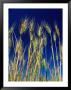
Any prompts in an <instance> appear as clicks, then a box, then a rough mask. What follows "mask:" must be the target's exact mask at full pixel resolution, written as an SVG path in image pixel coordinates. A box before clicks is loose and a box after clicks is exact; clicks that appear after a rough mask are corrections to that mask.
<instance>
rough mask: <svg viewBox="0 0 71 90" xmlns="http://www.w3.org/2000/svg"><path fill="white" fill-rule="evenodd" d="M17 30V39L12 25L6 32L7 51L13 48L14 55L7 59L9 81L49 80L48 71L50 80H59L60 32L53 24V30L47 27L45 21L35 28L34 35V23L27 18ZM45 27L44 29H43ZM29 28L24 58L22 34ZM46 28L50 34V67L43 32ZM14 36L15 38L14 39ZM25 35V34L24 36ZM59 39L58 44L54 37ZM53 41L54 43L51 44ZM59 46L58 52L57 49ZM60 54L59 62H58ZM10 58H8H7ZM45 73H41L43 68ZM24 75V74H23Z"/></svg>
mask: <svg viewBox="0 0 71 90" xmlns="http://www.w3.org/2000/svg"><path fill="white" fill-rule="evenodd" d="M20 26H21V27H20V30H19V35H20V36H19V39H17V37H16V35H15V32H14V26H12V27H11V29H10V30H9V33H8V36H9V37H8V38H9V39H8V40H9V53H10V49H11V48H13V49H14V53H15V54H14V55H13V56H12V57H13V58H12V60H9V61H10V62H9V66H8V71H9V73H8V80H9V81H49V73H50V77H51V78H50V81H60V80H62V76H61V70H62V69H61V65H62V63H63V62H62V59H63V57H62V45H61V41H60V32H59V29H58V27H57V25H55V31H54V33H53V32H52V29H51V28H50V27H49V25H48V24H47V23H44V24H41V25H39V26H38V28H37V35H35V24H34V21H33V20H31V21H29V20H28V19H27V18H25V19H24V20H23V21H22V22H21V25H20ZM44 28H45V29H44ZM27 29H28V30H29V36H30V37H29V38H30V45H29V48H28V56H27V57H28V60H25V58H24V55H25V51H26V48H27V46H28V45H27V46H25V48H24V47H23V44H22V43H25V42H23V40H22V37H21V36H22V35H23V34H25V32H26V31H27ZM44 30H46V32H47V34H48V35H49V36H50V42H51V45H50V48H51V56H50V57H52V61H53V68H51V67H50V66H51V63H49V62H48V58H47V55H49V53H47V45H48V44H49V42H47V41H48V40H47V39H48V37H47V35H46V33H45V32H44ZM14 37H15V39H14ZM26 37H27V36H26ZM57 37H58V39H59V41H58V43H59V44H58V45H59V46H57V42H56V39H57ZM53 41H54V44H53ZM54 45H55V50H56V51H55V52H54ZM44 47H45V57H43V54H44ZM58 48H59V53H58V51H57V49H58ZM49 52H50V51H49ZM54 54H55V55H56V58H54ZM58 54H59V56H60V64H59V62H58V60H59V57H58ZM9 59H10V58H9ZM55 61H56V62H57V67H56V64H55ZM42 69H43V70H44V72H45V74H44V75H43V73H44V72H43V70H42ZM23 75H24V76H23Z"/></svg>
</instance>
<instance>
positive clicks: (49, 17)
mask: <svg viewBox="0 0 71 90" xmlns="http://www.w3.org/2000/svg"><path fill="white" fill-rule="evenodd" d="M25 17H27V18H29V21H30V20H32V19H34V22H35V29H34V31H35V32H36V30H37V26H38V24H39V25H40V24H41V22H42V21H46V22H47V23H48V24H49V26H50V28H51V30H52V34H53V32H54V31H55V28H54V25H55V23H56V24H57V25H58V27H59V30H60V33H61V34H60V41H61V44H62V9H9V28H10V27H11V26H12V24H13V23H15V29H14V32H15V34H16V37H17V39H19V30H20V24H21V21H22V20H23V19H24V18H25ZM46 35H47V34H46ZM47 37H48V38H47V39H48V40H47V43H48V45H47V47H46V53H47V56H46V55H45V53H44V55H43V57H47V61H48V62H50V56H51V54H52V53H51V48H50V45H51V43H50V37H49V35H47ZM22 40H23V42H24V43H23V47H24V48H25V46H29V33H28V30H27V31H26V33H25V34H24V35H23V36H22ZM53 45H54V43H53ZM57 48H58V38H57ZM27 51H28V48H27V50H26V52H25V55H24V58H25V59H26V61H27V59H28V58H27V57H28V53H27ZM58 52H59V48H58ZM54 53H55V47H54ZM12 56H13V50H11V53H10V57H12ZM26 63H27V62H26ZM50 66H51V68H52V67H53V62H52V63H51V65H50ZM25 67H26V65H25ZM43 72H45V71H44V70H43ZM49 76H50V75H49Z"/></svg>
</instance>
